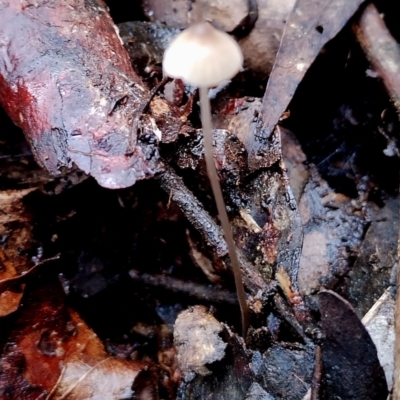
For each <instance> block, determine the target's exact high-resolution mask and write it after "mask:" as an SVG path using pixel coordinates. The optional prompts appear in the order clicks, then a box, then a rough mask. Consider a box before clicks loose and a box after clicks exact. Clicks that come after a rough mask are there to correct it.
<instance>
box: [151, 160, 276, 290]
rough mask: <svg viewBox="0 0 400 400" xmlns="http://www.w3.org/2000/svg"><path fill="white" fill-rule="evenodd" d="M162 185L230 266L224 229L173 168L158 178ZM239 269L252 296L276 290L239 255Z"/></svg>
mask: <svg viewBox="0 0 400 400" xmlns="http://www.w3.org/2000/svg"><path fill="white" fill-rule="evenodd" d="M158 179H159V182H160V186H161V187H162V188H163V189H164V190H165V191H166V192H167V194H168V196H170V199H171V200H172V201H173V202H174V203H175V204H176V205H177V206H178V207H179V208H180V209H181V211H182V212H183V213H184V214H185V216H186V218H187V219H188V221H189V222H190V223H191V224H192V225H193V226H194V227H195V228H196V229H197V230H198V231H199V232H200V233H201V234H202V235H203V237H204V239H205V240H206V241H207V243H208V245H209V246H211V248H212V249H213V250H214V251H215V253H216V254H217V256H218V257H220V258H221V259H222V260H223V261H224V262H225V264H227V265H228V266H231V264H230V259H229V256H228V247H227V245H226V242H225V239H224V236H223V234H222V230H221V228H220V227H219V226H218V225H217V224H216V223H215V221H214V220H213V218H212V217H211V216H210V214H209V213H208V212H207V211H206V210H205V209H204V207H203V205H202V204H201V203H200V201H199V200H198V199H197V198H196V197H195V196H194V195H193V193H192V192H191V191H190V190H189V189H188V188H187V187H186V186H185V184H184V183H183V181H182V178H180V177H179V176H178V175H177V174H176V173H175V172H174V171H173V169H172V168H170V167H166V169H165V171H164V172H163V173H161V174H159V175H158ZM238 257H239V263H240V268H241V271H242V274H243V283H244V285H245V287H246V288H247V290H248V291H249V292H250V294H251V295H253V296H255V295H257V293H258V292H259V291H261V292H262V293H263V294H267V293H269V292H271V290H273V288H272V287H270V286H269V285H267V283H266V282H265V281H264V279H263V278H262V276H261V275H260V273H259V272H258V271H257V270H256V268H255V267H254V266H253V265H252V264H250V263H249V261H248V260H247V259H246V258H245V257H244V256H243V255H242V254H241V252H240V251H239V252H238Z"/></svg>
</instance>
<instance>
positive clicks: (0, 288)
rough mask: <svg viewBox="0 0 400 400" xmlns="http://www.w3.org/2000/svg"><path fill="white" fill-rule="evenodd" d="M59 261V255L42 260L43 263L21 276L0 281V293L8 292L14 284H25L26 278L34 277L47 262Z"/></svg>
mask: <svg viewBox="0 0 400 400" xmlns="http://www.w3.org/2000/svg"><path fill="white" fill-rule="evenodd" d="M59 259H60V255H59V254H57V255H56V256H54V257H51V258H47V259H46V260H43V261H41V262H39V263H37V264H36V265H34V266H33V267H32V268H30V269H29V270H28V271H26V272H25V273H24V274H22V275H18V276H13V277H12V278H6V279H3V280H1V281H0V293H3V292H4V291H6V290H8V289H9V288H11V287H12V286H14V285H15V284H21V283H25V282H26V280H27V279H28V278H30V277H31V276H32V275H35V274H36V273H37V272H38V270H39V269H40V267H42V266H43V265H46V264H48V263H49V262H52V261H56V260H59Z"/></svg>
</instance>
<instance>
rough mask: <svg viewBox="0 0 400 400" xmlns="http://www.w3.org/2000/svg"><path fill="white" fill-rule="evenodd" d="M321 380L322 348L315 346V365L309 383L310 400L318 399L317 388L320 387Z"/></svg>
mask: <svg viewBox="0 0 400 400" xmlns="http://www.w3.org/2000/svg"><path fill="white" fill-rule="evenodd" d="M321 380H322V350H321V346H317V347H316V349H315V366H314V374H313V377H312V384H311V399H310V400H319V398H320V395H319V390H320V387H321Z"/></svg>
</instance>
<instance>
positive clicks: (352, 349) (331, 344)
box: [318, 291, 388, 400]
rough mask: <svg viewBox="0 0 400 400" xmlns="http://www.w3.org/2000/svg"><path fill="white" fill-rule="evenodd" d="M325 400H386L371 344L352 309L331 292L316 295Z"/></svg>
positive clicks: (383, 384)
mask: <svg viewBox="0 0 400 400" xmlns="http://www.w3.org/2000/svg"><path fill="white" fill-rule="evenodd" d="M318 304H319V309H320V313H321V327H322V330H323V332H324V334H325V338H324V340H323V344H322V362H323V371H324V384H325V390H326V392H325V397H324V398H326V399H337V398H341V399H343V400H358V399H359V400H364V399H375V400H378V399H379V400H380V399H382V400H386V398H387V395H388V390H387V384H386V380H385V374H384V372H383V369H382V367H381V366H380V364H379V360H378V356H377V352H376V348H375V345H374V343H373V342H372V340H371V337H370V336H369V334H368V332H367V330H366V329H365V327H364V326H363V324H362V322H361V321H360V320H359V319H358V317H357V315H356V314H355V312H354V310H353V309H352V307H351V305H350V304H349V303H348V302H347V301H346V300H344V299H343V298H341V297H340V296H339V295H338V294H336V293H334V292H332V291H323V292H320V293H319V294H318Z"/></svg>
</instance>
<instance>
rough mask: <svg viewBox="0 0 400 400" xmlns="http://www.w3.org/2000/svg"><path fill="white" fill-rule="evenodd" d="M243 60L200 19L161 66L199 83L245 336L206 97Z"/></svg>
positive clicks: (236, 269) (236, 268)
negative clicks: (215, 162)
mask: <svg viewBox="0 0 400 400" xmlns="http://www.w3.org/2000/svg"><path fill="white" fill-rule="evenodd" d="M242 63H243V56H242V52H241V50H240V48H239V45H238V44H237V43H236V42H235V40H234V39H232V38H231V37H230V36H229V35H228V34H227V33H225V32H221V31H219V30H217V29H215V28H214V27H213V26H212V25H211V24H209V23H208V22H202V23H199V24H195V25H193V26H191V27H190V28H188V29H186V30H185V31H183V32H182V33H181V34H179V35H178V36H177V37H176V38H175V39H174V40H173V41H172V43H171V44H170V46H169V47H168V48H167V50H166V51H165V53H164V60H163V69H164V72H165V74H166V75H168V76H170V77H171V78H179V79H182V80H183V81H184V82H186V83H188V84H190V85H192V86H198V87H199V91H200V107H201V123H202V127H203V137H204V149H205V158H206V165H207V172H208V176H209V179H210V183H211V187H212V190H213V193H214V198H215V202H216V203H217V209H218V214H219V217H220V220H221V225H222V229H223V231H224V236H225V240H226V244H227V246H228V251H229V257H230V259H231V263H232V272H233V275H234V278H235V284H236V292H237V296H238V300H239V305H240V310H241V315H242V331H243V336H244V337H245V336H246V332H247V327H248V318H249V317H248V306H247V301H246V295H245V292H244V287H243V282H242V273H241V270H240V264H239V259H238V256H237V253H236V246H235V243H234V241H233V235H232V230H231V225H230V223H229V219H228V214H227V212H226V206H225V202H224V199H223V197H222V190H221V186H220V183H219V179H218V175H217V171H216V168H215V164H214V158H213V148H212V137H211V131H212V121H211V110H210V100H209V98H208V88H209V87H210V86H216V85H218V84H219V83H220V82H222V81H224V80H226V79H231V78H233V77H234V76H235V75H236V74H237V73H238V72H239V71H240V69H241V68H242Z"/></svg>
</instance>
